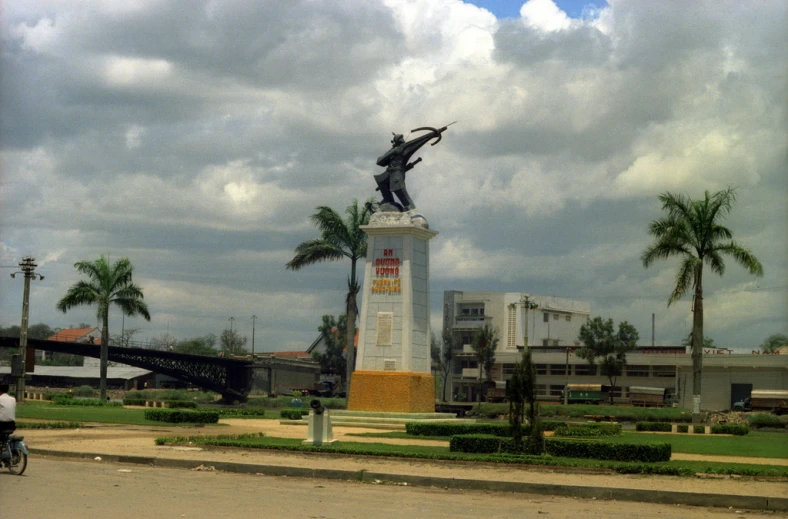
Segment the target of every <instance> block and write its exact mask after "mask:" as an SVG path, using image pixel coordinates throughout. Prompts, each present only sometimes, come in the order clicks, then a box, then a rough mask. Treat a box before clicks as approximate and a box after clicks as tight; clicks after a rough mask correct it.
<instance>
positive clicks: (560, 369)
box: [550, 364, 566, 375]
mask: <svg viewBox="0 0 788 519" xmlns="http://www.w3.org/2000/svg"><path fill="white" fill-rule="evenodd" d="M550 374H551V375H566V365H565V364H550Z"/></svg>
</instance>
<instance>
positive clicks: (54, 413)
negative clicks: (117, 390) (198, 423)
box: [16, 402, 213, 427]
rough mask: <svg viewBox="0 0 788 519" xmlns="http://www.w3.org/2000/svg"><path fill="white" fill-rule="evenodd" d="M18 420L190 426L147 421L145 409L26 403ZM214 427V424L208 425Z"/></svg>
mask: <svg viewBox="0 0 788 519" xmlns="http://www.w3.org/2000/svg"><path fill="white" fill-rule="evenodd" d="M16 418H17V420H19V419H21V420H24V419H25V418H30V419H36V420H62V421H67V422H83V423H84V422H100V423H114V424H130V425H157V426H164V427H166V426H181V427H182V426H184V425H185V426H188V425H189V424H169V423H166V422H156V421H153V420H146V419H145V409H125V408H123V407H80V406H61V407H58V406H54V405H52V404H48V403H47V404H44V405H40V404H35V405H30V404H29V403H28V402H25V403H24V404H22V405H18V406H17V408H16ZM206 425H213V424H206Z"/></svg>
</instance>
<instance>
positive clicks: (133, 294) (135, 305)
mask: <svg viewBox="0 0 788 519" xmlns="http://www.w3.org/2000/svg"><path fill="white" fill-rule="evenodd" d="M74 267H75V268H76V269H77V271H78V272H79V273H80V274H84V275H85V276H87V278H88V280H87V281H85V280H80V281H78V282H77V283H76V284H74V285H73V286H71V288H69V289H68V291H67V292H66V295H65V296H63V298H62V299H61V300H60V301H58V303H57V309H58V310H60V311H61V312H63V313H66V312H67V311H69V310H70V309H71V308H74V307H76V306H81V305H96V307H97V312H96V313H97V316H98V318H99V319H100V320H101V323H102V326H101V364H100V377H101V379H100V381H99V389H100V391H101V399H102V400H103V399H105V398H107V356H108V353H109V307H110V306H111V305H113V304H114V305H116V306H118V307H120V309H121V311H122V312H123V313H124V314H125V315H128V316H134V315H141V316H142V317H144V318H145V319H146V320H148V321H150V313H149V312H148V306H147V305H146V304H145V302H144V301H143V295H142V289H141V288H140V287H139V286H138V285H135V284H134V283H133V281H132V273H133V271H134V267H133V266H132V264H131V262H130V261H129V260H128V258H121V259H119V260H118V261H116V262H115V263H114V264H113V265H110V264H109V262H107V260H106V258H104V256H103V255H102V256H101V257H100V258H99V259H97V260H96V261H80V262H78V263H75V264H74Z"/></svg>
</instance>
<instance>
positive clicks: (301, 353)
mask: <svg viewBox="0 0 788 519" xmlns="http://www.w3.org/2000/svg"><path fill="white" fill-rule="evenodd" d="M271 355H273V356H274V357H296V358H304V359H311V358H312V355H310V354H309V353H307V352H305V351H274V352H271Z"/></svg>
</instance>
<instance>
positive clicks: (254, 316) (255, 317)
mask: <svg viewBox="0 0 788 519" xmlns="http://www.w3.org/2000/svg"><path fill="white" fill-rule="evenodd" d="M256 319H257V316H256V315H253V316H252V362H254V322H255V320H256Z"/></svg>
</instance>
